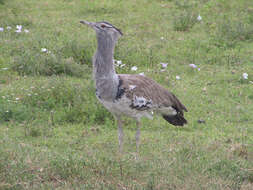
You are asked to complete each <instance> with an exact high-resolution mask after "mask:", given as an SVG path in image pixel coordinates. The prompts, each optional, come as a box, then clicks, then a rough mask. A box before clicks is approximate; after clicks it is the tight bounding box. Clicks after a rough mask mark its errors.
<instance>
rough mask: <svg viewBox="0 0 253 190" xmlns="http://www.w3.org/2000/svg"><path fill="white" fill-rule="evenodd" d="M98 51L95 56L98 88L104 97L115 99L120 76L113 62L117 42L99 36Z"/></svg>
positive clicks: (95, 77) (94, 66) (94, 62)
mask: <svg viewBox="0 0 253 190" xmlns="http://www.w3.org/2000/svg"><path fill="white" fill-rule="evenodd" d="M97 42H98V45H97V51H96V53H95V55H94V57H93V74H94V79H95V82H96V89H97V92H98V93H99V96H101V97H102V98H103V99H107V100H113V98H114V96H116V93H117V87H118V76H117V74H116V72H115V68H114V64H113V54H114V47H115V42H113V41H112V39H110V38H100V37H98V38H97Z"/></svg>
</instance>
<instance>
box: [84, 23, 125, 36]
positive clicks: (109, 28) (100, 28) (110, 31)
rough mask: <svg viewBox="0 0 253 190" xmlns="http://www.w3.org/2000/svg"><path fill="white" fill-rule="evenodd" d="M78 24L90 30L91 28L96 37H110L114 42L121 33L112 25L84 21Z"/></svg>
mask: <svg viewBox="0 0 253 190" xmlns="http://www.w3.org/2000/svg"><path fill="white" fill-rule="evenodd" d="M80 23H82V24H85V25H87V26H89V27H91V28H93V29H94V30H95V31H96V33H97V35H98V36H103V37H110V38H112V39H114V40H117V39H118V38H119V37H120V36H122V35H123V33H122V32H121V31H120V29H118V28H116V27H115V26H113V25H112V24H110V23H108V22H105V21H103V22H88V21H85V20H82V21H80Z"/></svg>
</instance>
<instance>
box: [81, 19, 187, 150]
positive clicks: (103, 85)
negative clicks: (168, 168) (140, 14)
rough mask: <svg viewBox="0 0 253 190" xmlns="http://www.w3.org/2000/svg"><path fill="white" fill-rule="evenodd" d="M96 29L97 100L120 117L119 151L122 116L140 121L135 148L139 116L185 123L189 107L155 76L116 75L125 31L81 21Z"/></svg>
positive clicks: (106, 23) (118, 122)
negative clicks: (116, 52) (116, 56)
mask: <svg viewBox="0 0 253 190" xmlns="http://www.w3.org/2000/svg"><path fill="white" fill-rule="evenodd" d="M80 22H81V23H82V24H85V25H88V26H89V27H91V28H93V29H94V30H95V31H96V37H97V50H96V53H95V54H94V56H93V74H94V75H93V76H94V80H95V85H96V96H97V98H98V100H99V101H100V102H101V103H102V104H103V105H104V106H105V107H106V108H107V110H109V111H110V112H111V113H112V114H113V115H114V117H115V119H116V120H117V124H118V138H119V150H120V152H122V149H123V136H124V134H123V129H122V127H123V126H122V116H128V117H131V118H134V119H135V120H136V122H137V124H136V125H137V131H136V149H137V152H138V151H139V144H140V119H141V118H142V117H148V118H152V115H153V114H155V113H156V114H160V115H161V116H162V117H163V118H164V119H165V120H166V121H168V122H169V123H170V124H172V125H176V126H183V125H184V124H186V123H187V121H186V119H185V118H184V111H187V109H186V107H185V106H184V105H183V104H182V103H181V102H180V101H179V100H178V99H177V97H176V96H175V95H174V94H172V93H170V92H169V91H167V89H165V88H164V87H162V86H161V85H159V84H158V83H156V82H155V81H153V80H152V79H150V78H148V77H145V76H142V75H134V74H117V73H116V72H115V68H114V64H113V55H114V47H115V45H116V42H117V40H118V39H119V37H120V36H122V35H123V34H122V32H121V31H120V30H119V29H118V28H116V27H115V26H113V25H112V24H110V23H108V22H87V21H80Z"/></svg>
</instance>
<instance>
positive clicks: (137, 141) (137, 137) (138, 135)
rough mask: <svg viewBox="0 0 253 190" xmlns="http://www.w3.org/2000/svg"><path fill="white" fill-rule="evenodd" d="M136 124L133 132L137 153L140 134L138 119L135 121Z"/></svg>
mask: <svg viewBox="0 0 253 190" xmlns="http://www.w3.org/2000/svg"><path fill="white" fill-rule="evenodd" d="M136 126H137V131H136V134H135V140H136V152H137V154H138V153H139V146H140V134H141V131H140V122H139V121H136Z"/></svg>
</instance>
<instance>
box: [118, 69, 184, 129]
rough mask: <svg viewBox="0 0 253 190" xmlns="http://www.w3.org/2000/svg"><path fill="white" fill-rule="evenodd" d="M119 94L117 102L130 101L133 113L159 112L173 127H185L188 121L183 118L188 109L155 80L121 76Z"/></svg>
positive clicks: (143, 77)
mask: <svg viewBox="0 0 253 190" xmlns="http://www.w3.org/2000/svg"><path fill="white" fill-rule="evenodd" d="M118 77H119V86H118V93H117V96H116V98H115V102H116V103H117V102H121V101H122V99H127V100H128V104H129V105H128V106H129V108H130V109H132V110H133V112H137V113H142V112H143V113H145V114H144V116H145V115H146V113H147V112H158V113H160V114H161V115H162V116H163V118H164V119H166V120H167V121H168V122H170V123H171V124H173V125H183V124H185V123H187V121H186V120H185V119H184V117H183V112H184V111H187V109H186V107H185V106H184V105H183V104H182V103H181V102H180V101H179V100H178V98H177V97H176V96H175V95H174V94H172V93H170V92H169V91H168V90H167V89H165V88H164V87H163V86H161V85H160V84H158V83H156V82H155V81H154V80H152V79H150V78H148V77H145V76H141V75H130V74H119V75H118Z"/></svg>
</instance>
